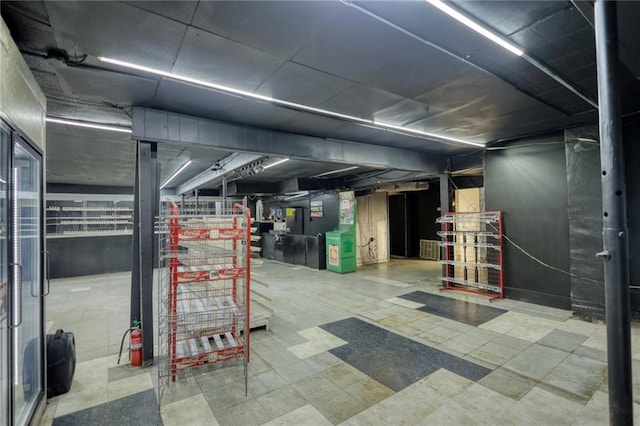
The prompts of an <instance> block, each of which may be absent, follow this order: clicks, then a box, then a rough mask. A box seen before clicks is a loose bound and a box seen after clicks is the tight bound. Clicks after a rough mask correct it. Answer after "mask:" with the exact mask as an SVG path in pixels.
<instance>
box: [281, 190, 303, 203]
mask: <svg viewBox="0 0 640 426" xmlns="http://www.w3.org/2000/svg"><path fill="white" fill-rule="evenodd" d="M305 195H309V191H300V193H298V194H296V195H292V196H291V197H287V198H285V199H284V201H289V200H294V199H296V198H300V197H304V196H305Z"/></svg>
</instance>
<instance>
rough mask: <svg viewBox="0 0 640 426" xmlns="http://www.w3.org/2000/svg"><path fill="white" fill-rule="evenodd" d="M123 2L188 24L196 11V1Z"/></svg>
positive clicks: (138, 0) (139, 0)
mask: <svg viewBox="0 0 640 426" xmlns="http://www.w3.org/2000/svg"><path fill="white" fill-rule="evenodd" d="M123 3H127V4H129V5H131V6H133V7H137V8H139V9H143V10H146V11H148V12H152V13H155V14H158V15H161V16H164V17H165V18H169V19H174V20H176V21H180V22H182V23H183V24H187V25H189V24H190V23H191V18H193V14H194V13H195V11H196V6H197V5H198V2H197V1H186V0H180V1H166V0H163V1H143V0H136V1H125V2H123Z"/></svg>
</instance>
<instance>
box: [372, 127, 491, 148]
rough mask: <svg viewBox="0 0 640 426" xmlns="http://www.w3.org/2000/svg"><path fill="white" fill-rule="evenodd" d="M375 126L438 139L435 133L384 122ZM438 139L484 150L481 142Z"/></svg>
mask: <svg viewBox="0 0 640 426" xmlns="http://www.w3.org/2000/svg"><path fill="white" fill-rule="evenodd" d="M375 124H376V126H378V127H382V128H385V129H391V130H397V131H399V132H404V133H411V134H414V135H419V136H426V137H431V138H435V137H436V135H434V134H433V133H428V132H423V131H422V130H415V129H409V128H408V127H402V126H396V125H395V124H390V123H384V122H382V121H376V122H375ZM437 137H438V138H440V139H444V140H447V141H451V142H458V143H464V144H467V145H473V146H477V147H480V148H484V144H483V143H480V142H471V141H465V140H462V139H456V138H451V137H449V136H441V135H437Z"/></svg>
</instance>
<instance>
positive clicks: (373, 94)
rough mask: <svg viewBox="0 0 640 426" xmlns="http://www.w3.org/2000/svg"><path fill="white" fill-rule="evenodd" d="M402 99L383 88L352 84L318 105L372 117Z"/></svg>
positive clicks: (331, 109) (358, 115)
mask: <svg viewBox="0 0 640 426" xmlns="http://www.w3.org/2000/svg"><path fill="white" fill-rule="evenodd" d="M402 100H403V98H402V96H398V95H394V94H393V93H389V92H385V91H384V90H379V89H375V88H372V87H367V86H363V85H360V84H354V85H353V86H351V87H349V88H348V89H346V90H344V91H343V92H340V93H339V94H337V95H336V96H334V97H333V98H331V99H329V100H328V101H326V102H324V103H322V105H320V107H321V108H324V109H328V110H330V111H335V112H339V113H341V114H347V115H353V116H355V117H360V118H366V119H372V118H373V117H374V115H375V114H376V113H377V112H378V111H381V110H383V109H385V108H386V107H388V106H390V105H393V104H395V103H398V102H400V101H402Z"/></svg>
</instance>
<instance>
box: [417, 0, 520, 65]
mask: <svg viewBox="0 0 640 426" xmlns="http://www.w3.org/2000/svg"><path fill="white" fill-rule="evenodd" d="M425 1H426V2H428V3H429V4H431V5H432V6H433V7H436V8H438V9H439V10H441V11H442V12H444V13H446V14H447V15H449V16H450V17H452V18H453V19H455V20H456V21H458V22H460V23H461V24H464V25H466V26H467V27H469V28H471V29H472V30H474V31H475V32H477V33H478V34H480V35H482V36H483V37H485V38H487V39H489V40H491V41H492V42H494V43H495V44H497V45H499V46H501V47H503V48H505V49H507V50H508V51H509V52H511V53H513V54H514V55H517V56H522V55H524V51H523V50H522V49H520V48H519V47H518V46H516V45H515V44H513V43H510V42H508V41H507V40H505V38H504V37H502V36H500V35H498V34H496V33H494V32H492V31H489V30H488V29H486V28H485V27H483V26H482V25H480V24H478V23H477V22H474V21H473V20H471V19H469V18H467V17H466V16H464V15H463V14H462V13H460V12H458V11H457V10H455V9H453V8H451V7H450V6H448V5H447V4H446V3H445V2H443V1H441V0H425Z"/></svg>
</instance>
